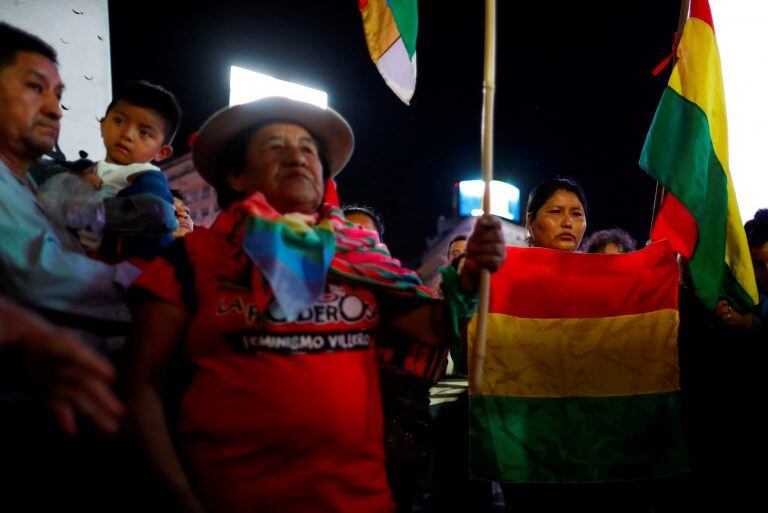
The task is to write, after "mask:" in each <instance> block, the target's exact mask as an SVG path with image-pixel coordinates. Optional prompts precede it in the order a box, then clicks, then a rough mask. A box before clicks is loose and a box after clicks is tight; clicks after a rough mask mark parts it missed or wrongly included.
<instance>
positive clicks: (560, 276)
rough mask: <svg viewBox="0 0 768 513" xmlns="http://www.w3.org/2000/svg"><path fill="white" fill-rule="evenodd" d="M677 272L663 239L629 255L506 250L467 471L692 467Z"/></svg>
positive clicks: (618, 472) (668, 470)
mask: <svg viewBox="0 0 768 513" xmlns="http://www.w3.org/2000/svg"><path fill="white" fill-rule="evenodd" d="M678 276H679V272H678V267H677V263H676V260H675V255H674V253H673V251H672V249H671V247H670V245H669V243H668V242H666V241H662V242H659V243H654V244H652V245H650V246H649V247H647V248H645V249H643V250H641V251H637V252H635V253H631V254H627V255H593V254H581V253H570V252H562V251H555V250H549V249H543V248H513V247H510V248H507V258H506V261H505V263H504V265H503V266H502V268H501V269H500V270H499V271H498V272H497V273H496V274H494V275H493V276H492V278H491V297H490V308H489V319H488V337H487V348H486V352H487V356H486V358H485V364H484V375H483V382H482V384H481V388H480V390H481V394H471V395H470V475H471V476H472V477H474V478H478V479H489V480H500V481H502V482H518V483H525V482H561V483H562V482H607V481H617V480H630V479H642V478H648V477H653V476H665V475H672V474H676V473H679V472H683V471H686V470H687V469H688V457H687V452H686V449H685V444H684V442H683V437H682V429H681V412H680V395H679V389H680V386H679V374H680V372H679V365H678V357H677V331H678V324H679V314H678V310H677V294H678V289H677V287H678ZM475 324H476V319H475V320H473V321H472V323H471V324H470V330H469V332H470V333H469V340H470V344H471V343H472V341H473V340H474V329H475ZM470 390H471V388H470Z"/></svg>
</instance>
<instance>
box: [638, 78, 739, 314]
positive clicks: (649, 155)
mask: <svg viewBox="0 0 768 513" xmlns="http://www.w3.org/2000/svg"><path fill="white" fill-rule="evenodd" d="M640 167H642V168H643V169H644V170H645V171H646V172H647V173H648V174H650V175H651V176H652V177H653V178H655V179H656V181H658V182H659V183H660V184H662V185H663V186H664V187H666V188H667V190H668V191H670V192H671V193H672V194H674V195H675V196H676V197H677V198H678V199H679V200H680V202H681V203H682V204H683V205H685V207H686V208H687V209H688V211H689V212H690V213H691V215H692V216H693V218H694V219H695V220H696V224H697V226H698V231H699V234H698V242H697V244H696V251H695V252H694V254H693V257H692V258H691V261H690V273H691V279H692V281H693V284H694V287H695V289H696V294H697V295H698V296H699V298H701V300H702V301H703V302H704V304H705V305H706V306H707V307H709V308H710V309H714V307H715V304H716V303H717V300H718V299H720V298H721V297H727V298H730V299H732V300H734V301H736V303H734V306H737V307H739V309H740V310H742V311H743V310H744V309H748V308H749V307H750V306H751V305H752V300H751V299H749V295H748V294H746V293H745V292H744V290H743V289H742V288H741V286H740V285H738V283H736V280H735V279H734V278H733V275H732V273H731V270H730V269H729V268H728V266H727V265H726V264H725V241H726V219H727V216H728V184H727V178H726V174H725V171H724V170H723V166H722V164H721V163H720V160H719V159H718V158H717V155H716V154H715V150H714V147H713V146H712V139H711V138H710V131H709V121H708V119H707V116H706V114H705V113H704V111H703V110H701V108H700V107H699V106H698V105H696V104H695V103H693V102H691V101H689V100H687V99H685V98H684V97H682V96H680V95H679V94H678V93H677V92H676V91H675V90H673V89H672V88H670V87H667V88H666V89H665V90H664V94H663V95H662V97H661V102H660V103H659V107H658V109H657V110H656V115H655V116H654V118H653V123H652V124H651V129H650V131H649V132H648V138H647V139H646V141H645V146H644V147H643V152H642V154H641V156H640ZM734 285H735V286H734Z"/></svg>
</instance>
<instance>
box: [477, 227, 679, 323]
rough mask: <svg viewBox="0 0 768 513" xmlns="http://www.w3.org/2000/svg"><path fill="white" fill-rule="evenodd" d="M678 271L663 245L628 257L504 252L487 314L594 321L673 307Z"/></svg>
mask: <svg viewBox="0 0 768 513" xmlns="http://www.w3.org/2000/svg"><path fill="white" fill-rule="evenodd" d="M678 275H679V271H678V267H677V262H676V260H675V255H674V253H673V252H672V248H671V247H670V245H669V244H668V243H667V242H665V241H662V242H659V243H655V244H651V245H650V246H648V247H647V248H644V249H641V250H640V251H636V252H634V253H629V254H626V255H599V254H585V253H571V252H568V251H556V250H553V249H544V248H515V247H508V248H507V259H506V261H505V262H504V265H503V266H502V268H501V269H500V270H499V271H498V272H497V273H496V274H494V275H493V276H492V277H491V301H490V308H489V311H490V312H492V313H502V314H507V315H514V316H516V317H524V318H538V319H555V318H596V317H615V316H619V315H635V314H643V313H647V312H654V311H657V310H662V309H667V308H672V309H677V286H678Z"/></svg>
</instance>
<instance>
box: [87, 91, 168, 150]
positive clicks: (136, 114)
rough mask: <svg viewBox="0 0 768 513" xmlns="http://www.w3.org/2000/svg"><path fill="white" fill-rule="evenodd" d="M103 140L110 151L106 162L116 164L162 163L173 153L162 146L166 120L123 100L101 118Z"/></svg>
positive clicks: (166, 146)
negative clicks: (154, 161)
mask: <svg viewBox="0 0 768 513" xmlns="http://www.w3.org/2000/svg"><path fill="white" fill-rule="evenodd" d="M101 138H102V139H104V146H105V147H106V149H107V157H106V161H107V162H111V163H113V164H121V165H128V164H138V163H144V162H150V161H152V160H156V161H160V160H163V159H164V158H166V157H168V156H169V155H170V154H171V152H172V151H173V150H172V148H171V147H170V146H169V145H167V144H163V140H164V139H165V120H164V119H163V118H162V117H160V115H158V114H157V113H155V112H154V111H152V110H150V109H147V108H145V107H139V106H136V105H133V104H131V103H127V102H125V101H122V100H119V101H118V102H117V103H116V104H115V106H114V107H112V110H110V111H109V112H107V115H106V116H105V117H103V118H102V119H101Z"/></svg>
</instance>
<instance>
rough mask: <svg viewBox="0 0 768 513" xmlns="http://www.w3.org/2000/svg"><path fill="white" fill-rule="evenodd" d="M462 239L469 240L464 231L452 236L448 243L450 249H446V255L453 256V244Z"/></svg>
mask: <svg viewBox="0 0 768 513" xmlns="http://www.w3.org/2000/svg"><path fill="white" fill-rule="evenodd" d="M462 240H467V236H466V235H465V234H463V233H462V234H460V235H456V236H455V237H454V238H452V239H451V242H449V243H448V249H446V250H445V256H446V257H448V258H451V246H453V243H454V242H459V241H462Z"/></svg>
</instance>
